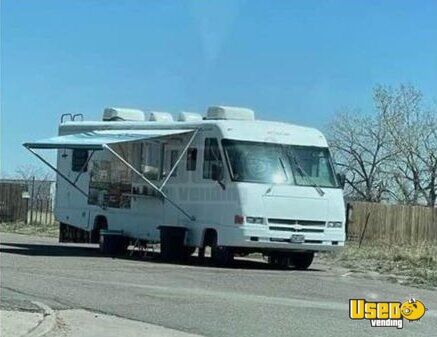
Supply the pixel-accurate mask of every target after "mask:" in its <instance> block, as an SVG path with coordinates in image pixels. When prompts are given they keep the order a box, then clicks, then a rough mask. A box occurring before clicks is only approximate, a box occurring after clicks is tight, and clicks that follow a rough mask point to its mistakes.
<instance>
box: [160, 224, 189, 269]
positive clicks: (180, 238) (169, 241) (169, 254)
mask: <svg viewBox="0 0 437 337" xmlns="http://www.w3.org/2000/svg"><path fill="white" fill-rule="evenodd" d="M185 232H186V228H182V227H161V258H162V259H163V260H165V261H174V260H179V259H183V258H184V257H187V256H189V255H191V253H190V249H189V248H190V247H186V246H185V245H184V244H185Z"/></svg>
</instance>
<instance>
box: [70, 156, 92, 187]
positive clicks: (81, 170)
mask: <svg viewBox="0 0 437 337" xmlns="http://www.w3.org/2000/svg"><path fill="white" fill-rule="evenodd" d="M94 152H96V151H95V150H92V151H91V154H90V155H89V156H88V158H87V159H86V162H85V163H84V164H83V165H82V167H81V168H80V172H79V173H78V174H77V176H76V179H74V183H75V184H76V183H77V181H78V180H79V178H80V177H81V175H82V174H83V173H84V172H85V171H84V170H85V167H87V165H88V163H89V162H90V160H91V157H92V156H93V154H94Z"/></svg>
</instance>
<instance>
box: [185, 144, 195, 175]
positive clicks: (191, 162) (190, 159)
mask: <svg viewBox="0 0 437 337" xmlns="http://www.w3.org/2000/svg"><path fill="white" fill-rule="evenodd" d="M196 164H197V149H196V148H194V147H190V148H189V149H188V151H187V171H196Z"/></svg>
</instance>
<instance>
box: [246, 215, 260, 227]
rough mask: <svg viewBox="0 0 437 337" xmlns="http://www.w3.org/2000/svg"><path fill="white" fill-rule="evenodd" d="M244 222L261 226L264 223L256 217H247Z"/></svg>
mask: <svg viewBox="0 0 437 337" xmlns="http://www.w3.org/2000/svg"><path fill="white" fill-rule="evenodd" d="M246 222H247V223H254V224H257V225H262V224H263V223H264V218H261V217H256V216H247V217H246Z"/></svg>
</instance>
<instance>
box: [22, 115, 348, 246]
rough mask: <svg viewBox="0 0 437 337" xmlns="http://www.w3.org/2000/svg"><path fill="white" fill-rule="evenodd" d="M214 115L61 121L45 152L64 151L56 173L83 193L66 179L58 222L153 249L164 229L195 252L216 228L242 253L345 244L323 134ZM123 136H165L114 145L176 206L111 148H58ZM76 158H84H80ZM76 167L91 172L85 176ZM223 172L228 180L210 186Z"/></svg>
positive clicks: (61, 182)
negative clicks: (71, 140)
mask: <svg viewBox="0 0 437 337" xmlns="http://www.w3.org/2000/svg"><path fill="white" fill-rule="evenodd" d="M211 116H215V117H214V118H220V119H197V118H182V120H183V121H171V120H168V119H167V118H166V119H165V120H164V121H161V122H160V121H159V119H155V120H158V121H96V122H95V121H68V122H65V123H61V125H60V126H59V136H60V137H58V138H57V139H58V141H59V143H57V144H58V146H57V147H56V146H53V147H44V146H40V147H41V148H57V149H58V156H57V170H58V171H59V172H60V173H62V175H64V176H65V177H66V178H68V179H69V180H70V182H71V181H72V182H74V184H75V185H76V186H73V185H72V184H71V183H69V182H67V181H66V180H65V179H64V178H65V177H64V178H63V177H61V176H59V175H58V178H57V188H56V202H55V210H54V212H55V217H56V219H57V220H58V221H59V222H61V223H66V224H69V225H71V226H74V227H77V228H80V229H83V230H85V231H88V232H91V231H92V230H93V229H94V228H95V226H96V223H97V219H101V218H102V217H104V218H105V219H106V222H107V229H109V230H119V231H122V232H123V235H125V236H128V237H130V238H132V239H139V240H143V241H147V242H149V243H157V242H159V240H160V230H159V228H160V226H177V227H184V228H186V230H187V231H186V233H187V234H186V238H185V244H186V245H187V246H191V247H202V246H203V245H204V238H205V233H206V231H207V230H208V229H213V230H214V231H215V232H216V233H217V241H218V244H219V245H220V246H226V247H233V248H235V250H236V251H239V250H241V251H260V252H268V251H272V250H277V251H322V250H331V249H336V248H339V247H341V246H343V245H344V242H345V206H344V200H343V192H342V188H341V186H340V184H339V181H338V178H337V177H336V175H335V172H334V167H333V164H332V161H331V158H330V155H329V150H328V144H327V141H326V139H325V137H324V136H323V135H322V133H320V132H319V131H318V130H316V129H313V128H307V127H301V126H296V125H291V124H286V123H279V122H270V121H261V120H251V118H250V114H248V113H245V114H243V115H242V116H243V118H242V119H240V120H239V119H238V118H236V119H230V118H231V117H229V118H226V114H221V113H220V111H219V112H217V111H214V113H213V114H211ZM217 116H219V117H217ZM245 116H249V117H248V118H246V117H245ZM117 130H118V131H120V130H123V132H124V133H129V132H132V133H135V132H140V131H141V132H143V133H152V134H153V132H156V133H157V134H159V135H161V136H159V137H152V138H150V139H142V140H134V141H131V142H121V143H116V144H113V145H110V147H111V148H112V149H113V150H115V151H116V152H117V153H118V154H119V155H120V156H121V157H122V158H124V159H125V160H126V162H128V163H129V164H130V165H131V166H132V168H134V169H136V170H137V172H140V173H141V174H143V175H144V177H146V178H147V179H148V180H149V181H150V182H153V184H154V185H155V186H156V187H158V188H159V187H160V186H161V184H162V183H163V182H164V181H165V185H164V187H163V188H162V192H163V193H165V195H166V196H167V197H168V198H163V197H162V196H161V195H160V194H159V193H157V191H156V190H155V189H154V188H153V187H152V186H151V185H150V184H149V183H148V182H147V181H145V180H144V179H143V178H141V177H140V176H139V175H137V174H135V172H133V171H132V170H131V169H130V168H129V167H128V166H126V165H124V164H123V162H122V161H120V160H119V159H118V158H117V157H115V156H114V155H113V153H111V152H110V151H108V148H103V149H102V150H97V151H94V153H93V155H92V156H91V158H90V153H91V152H92V151H93V150H92V149H91V148H89V149H88V148H87V147H86V146H84V149H82V150H79V151H78V149H71V148H68V146H65V147H63V146H62V144H61V143H62V140H60V139H61V138H62V137H64V136H67V135H77V134H86V133H91V134H92V132H101V131H102V132H115V133H116V132H117ZM193 130H194V131H195V132H196V134H195V135H194V137H193ZM172 132H175V133H172ZM162 133H163V134H162ZM211 139H213V140H214V139H215V140H214V141H212V140H211ZM190 141H191V143H189V142H190ZM35 144H36V143H34V144H33V145H32V144H27V145H26V144H25V146H27V147H30V148H32V147H35ZM59 144H60V145H59ZM187 144H188V145H189V146H188V147H187V148H185V147H186V146H187ZM75 151H76V153H75V155H76V156H77V153H79V154H80V156H83V157H82V158H80V156H79V159H78V158H73V157H74V155H73V154H74V152H75ZM81 151H82V152H81ZM84 151H85V152H84ZM184 151H185V152H184ZM85 154H86V157H84V156H85ZM181 154H182V157H181V158H180V161H179V162H177V161H178V157H179V156H180V155H181ZM84 159H86V161H87V162H84ZM75 161H76V162H75ZM77 161H78V162H79V164H81V165H83V164H85V166H86V169H82V168H81V169H80V170H78V167H77V166H78V165H77V164H78V163H77ZM175 164H176V165H175ZM74 166H76V167H74ZM213 166H214V167H213ZM218 166H221V168H220V169H219V172H220V174H221V176H220V181H217V180H213V179H212V178H211V175H214V173H211V170H212V171H214V170H217V167H218ZM173 167H175V168H174V171H173V173H172V174H171V176H168V174H169V173H170V172H171V170H172V168H173ZM81 171H84V172H81ZM313 185H317V186H313ZM77 188H79V189H81V190H82V191H84V192H85V194H87V196H86V195H85V194H82V193H80V192H79V191H78V189H77ZM169 201H171V202H169ZM175 205H177V207H175ZM181 210H183V211H181Z"/></svg>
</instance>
